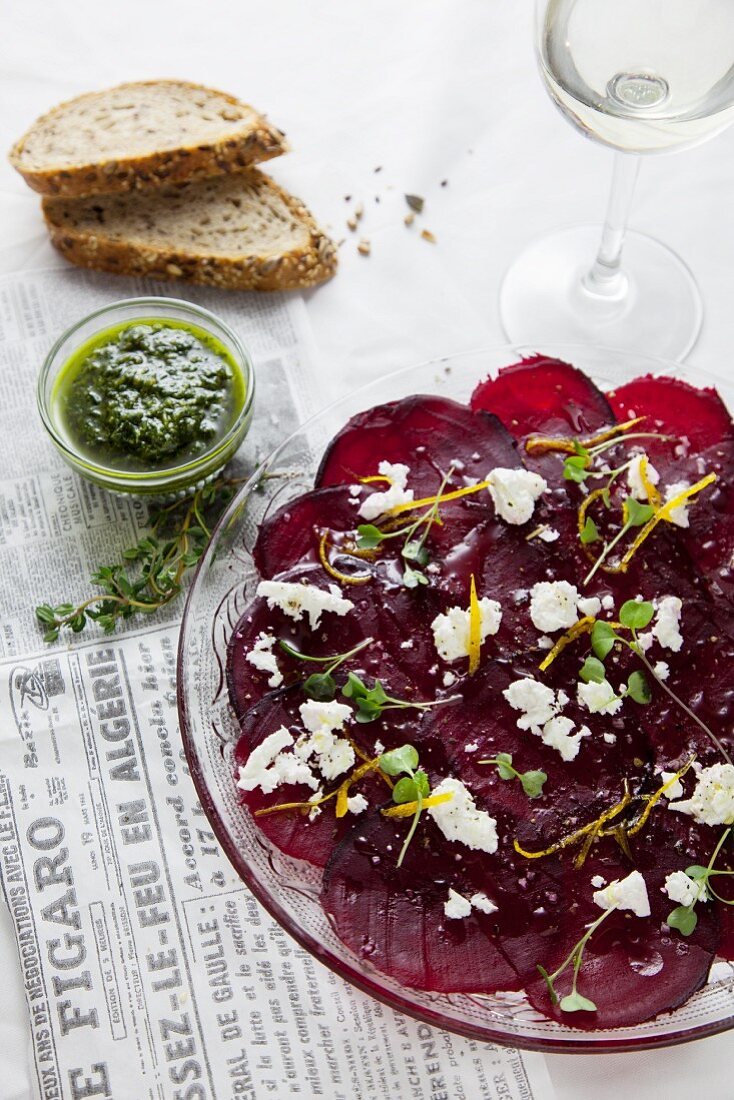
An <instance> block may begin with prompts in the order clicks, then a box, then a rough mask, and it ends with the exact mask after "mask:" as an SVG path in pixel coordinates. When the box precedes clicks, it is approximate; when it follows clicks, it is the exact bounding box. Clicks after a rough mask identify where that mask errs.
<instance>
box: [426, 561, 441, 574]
mask: <svg viewBox="0 0 734 1100" xmlns="http://www.w3.org/2000/svg"><path fill="white" fill-rule="evenodd" d="M440 572H441V566H440V565H439V564H438V562H437V561H429V563H428V565H427V566H426V573H433V574H434V575H435V574H436V573H440Z"/></svg>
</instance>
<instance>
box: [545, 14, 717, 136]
mask: <svg viewBox="0 0 734 1100" xmlns="http://www.w3.org/2000/svg"><path fill="white" fill-rule="evenodd" d="M536 19H537V35H536V48H537V56H538V64H539V67H540V72H541V76H542V77H543V80H544V82H545V85H546V88H547V91H548V93H549V94H550V96H551V99H552V100H553V101H554V103H556V105H557V106H558V107H559V109H560V110H561V112H562V113H563V114H564V115H565V116H566V117H567V118H569V119H570V121H571V122H572V123H574V124H575V125H576V126H577V128H578V129H580V130H581V131H582V133H584V134H586V135H587V136H589V137H591V138H592V139H593V140H595V141H599V142H602V143H603V144H606V145H610V146H612V147H613V148H616V149H620V150H622V151H624V152H627V153H630V152H637V153H658V152H666V151H672V150H674V149H682V148H685V147H687V146H690V145H694V144H697V143H698V142H701V141H704V140H706V139H707V138H709V137H712V136H713V135H714V134H716V133H718V132H719V131H720V130H722V129H724V128H725V127H726V126H727V125H728V124H729V123H730V122H731V121H732V119H733V118H734V5H733V4H731V3H729V2H728V0H700V2H696V0H693V2H692V0H614V2H613V3H612V2H610V0H541V2H539V3H538V4H537V7H536Z"/></svg>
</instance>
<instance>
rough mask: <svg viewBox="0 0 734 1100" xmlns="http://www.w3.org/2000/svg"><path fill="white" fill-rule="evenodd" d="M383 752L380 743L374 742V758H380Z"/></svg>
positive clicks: (383, 749)
mask: <svg viewBox="0 0 734 1100" xmlns="http://www.w3.org/2000/svg"><path fill="white" fill-rule="evenodd" d="M384 751H385V746H384V745H383V743H382V741H375V756H382V754H383V752H384Z"/></svg>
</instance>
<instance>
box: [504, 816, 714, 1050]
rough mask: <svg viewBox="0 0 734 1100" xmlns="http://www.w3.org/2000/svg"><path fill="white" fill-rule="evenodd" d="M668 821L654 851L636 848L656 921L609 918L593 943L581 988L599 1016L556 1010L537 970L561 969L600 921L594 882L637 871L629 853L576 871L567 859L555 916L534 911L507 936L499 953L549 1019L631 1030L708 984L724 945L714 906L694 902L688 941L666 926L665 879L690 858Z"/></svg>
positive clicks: (562, 990) (562, 988)
mask: <svg viewBox="0 0 734 1100" xmlns="http://www.w3.org/2000/svg"><path fill="white" fill-rule="evenodd" d="M663 813H664V811H663ZM664 820H665V819H664V817H663V816H662V813H661V814H659V815H658V817H657V819H656V823H655V824H654V825H651V826H650V831H651V837H652V842H651V843H650V844H649V845H643V844H638V845H636V847H635V864H634V867H635V868H636V869H638V870H639V871H640V872H641V874H642V875H643V878H644V879H645V883H646V886H647V893H648V897H649V900H650V908H651V916H649V917H637V916H635V915H633V914H631V913H630V912H628V911H618V912H615V913H612V915H611V916H609V917H608V918H606V919H605V921H604V923H603V924H602V925H601V926H600V927H599V929H598V931H597V932H595V933H594V935H593V936H592V937H591V939H590V940H589V942H588V944H587V947H586V950H585V953H584V958H583V965H582V967H581V971H580V974H579V980H578V991H579V992H580V993H581V994H582V995H583V996H585V997H587V998H589V999H590V1000H592V1001H593V1002H594V1003H595V1005H596V1011H595V1012H573V1013H569V1012H563V1011H561V1009H560V1007H559V1006H557V1005H555V1006H554V1005H553V1004H552V1003H551V998H550V996H549V993H548V990H547V988H546V984H545V981H544V979H543V978H542V976H541V975H540V974H539V973H538V971H537V965H538V963H540V964H541V965H543V966H544V968H545V969H546V970H547V971H548V972H549V973H552V972H553V971H554V970H555V969H556V968H557V967H558V966H560V965H561V964H562V962H563V961H564V960H565V958H566V957H567V956H568V954H569V952H570V951H571V950H572V949H573V947H574V945H575V943H577V942H578V940H579V939H580V938H581V936H582V935H583V934H584V931H585V929H586V928H587V926H588V925H589V923H590V922H591V921H593V920H595V919H596V918H598V917H599V916H600V915H601V910H600V908H599V907H598V906H597V905H596V904H595V903H594V901H593V892H594V888H595V887H594V886H593V884H592V883H591V878H592V877H593V876H595V875H597V874H600V875H602V877H603V878H604V879H605V880H606V882H609V881H610V880H612V879H615V878H618V879H621V878H624V877H626V876H627V875H628V874H629V873H630V871H631V870H633V865H631V864H630V863H629V862H628V861H627V860H626V859H624V857H621V856H615V855H614V854H613V853H607V854H604V855H602V856H600V855H596V856H595V857H592V858H591V859H589V860H587V862H586V863H585V864H584V866H583V867H582V868H581V869H580V870H576V869H574V868H573V867H572V865H571V863H570V860H569V861H568V862H567V866H566V873H565V876H564V877H563V879H560V878H559V877H558V876H557V875H555V876H554V878H553V879H552V880H550V892H551V893H552V894H553V895H555V897H556V906H555V907H554V910H550V909H549V908H548V909H546V912H545V913H541V912H540V909H542V908H543V906H537V907H536V908H535V909H534V910H532V911H531V912H530V914H529V920H528V921H527V923H526V924H525V928H524V931H523V933H522V934H521V935H519V936H518V935H513V934H512V931H511V929H508V933H509V934H508V935H505V936H503V938H502V946H503V950H504V951H505V953H506V955H507V957H508V959H509V961H510V962H511V963H512V964H513V966H515V967H516V969H517V970H518V972H519V974H520V976H521V977H525V979H526V982H527V985H526V991H527V993H528V996H529V998H530V1001H531V1003H532V1004H533V1005H534V1006H535V1007H536V1008H537V1009H538V1010H539V1011H541V1012H543V1013H544V1014H545V1015H547V1016H551V1017H554V1018H555V1019H557V1020H559V1021H562V1022H563V1023H564V1024H566V1025H568V1026H570V1027H577V1028H580V1029H582V1030H595V1029H599V1028H615V1027H625V1026H630V1025H633V1024H638V1023H642V1022H643V1021H644V1020H648V1019H652V1018H653V1017H655V1016H658V1015H660V1013H662V1012H667V1011H671V1010H673V1009H674V1008H677V1007H678V1005H680V1004H682V1003H683V1002H684V1001H686V1000H687V999H688V998H689V997H690V996H691V995H692V994H693V993H695V992H696V990H697V989H700V988H701V986H703V985H704V983H705V981H706V978H707V976H708V972H709V968H710V966H711V963H712V961H713V958H714V955H715V954H716V950H717V946H718V943H719V938H720V933H719V920H718V916H717V914H716V912H715V910H714V909H713V907H710V906H698V909H697V912H698V924H697V926H696V930H695V932H694V933H693V934H692V935H691V936H688V937H682V936H681V935H680V933H678V932H675V931H672V930H669V929H668V928H667V926H666V925H665V920H666V917H667V915H668V913H669V912H670V911H671V909H672V908H674V904H673V903H671V902H670V900H669V899H668V898H667V896H665V895H664V894H663V892H662V887H663V886H664V883H665V878H666V875H667V874H668V873H670V872H671V871H673V870H682V869H683V868H684V866H685V861H684V860H683V859H682V858H681V856H679V855H677V854H676V853H675V851H674V850H673V848H672V841H673V835H672V834H671V833H670V832H669V831H668V830H667V829H666V827H665V825H664V824H663V823H664ZM539 879H540V880H541V881H542V872H541V875H540V876H539ZM527 900H528V901H529V902H530V904H533V902H532V899H530V898H528V899H527ZM551 912H552V913H553V915H552V916H550V915H549V914H550V913H551ZM571 977H572V975H571V971H570V969H567V970H566V971H565V972H564V974H563V975H562V976H560V977H559V978H558V979H557V982H556V991H557V993H558V995H559V996H561V997H562V996H564V995H565V994H567V993H569V992H570V988H571Z"/></svg>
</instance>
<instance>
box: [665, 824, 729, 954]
mask: <svg viewBox="0 0 734 1100" xmlns="http://www.w3.org/2000/svg"><path fill="white" fill-rule="evenodd" d="M730 833H731V826H730V827H729V828H728V829H726V830H725V831H724V832H723V833H722V835H721V837H720V839H719V843H718V844H717V845H716V847H715V848H714V851H713V853H712V855H711V859H710V860H709V861H708V864H707V865H706V866H705V867H702V866H701V865H700V864H698V863H694V864H692V865H691V866H690V867H686V869H685V872H684V873H685V874H686V875H687V876H688V878H689V879H691V881H692V882H695V883H700V888H699V890H700V892H699V895H698V897H696V898H695V899H694V900H693V901H692V902H691V903H690V904H689V905H679V906H678V907H677V908H676V909H673V910H671V912H670V913H668V915H667V917H666V918H665V923H666V924H667V925H668V927H669V928H675V929H676V931H678V932H680V934H681V936H690V935H691V933H692V932H693V931H694V930H695V928H696V925H697V924H698V914H697V913H696V905H697V903H698V902H699V901H708V900H709V898H712V897H713V898H716V900H717V901H720V902H722V903H723V904H724V905H734V899H729V898H722V897H721V895H720V894H717V892H716V890H714V888H713V886H712V885H711V879H712V878H713V877H714V876H715V875H734V871H716V870H714V864H715V863H716V859H717V857H718V855H719V852H720V851H721V849H722V848H723V846H724V844H725V843H726V839H727V837H728V836H729V835H730Z"/></svg>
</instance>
